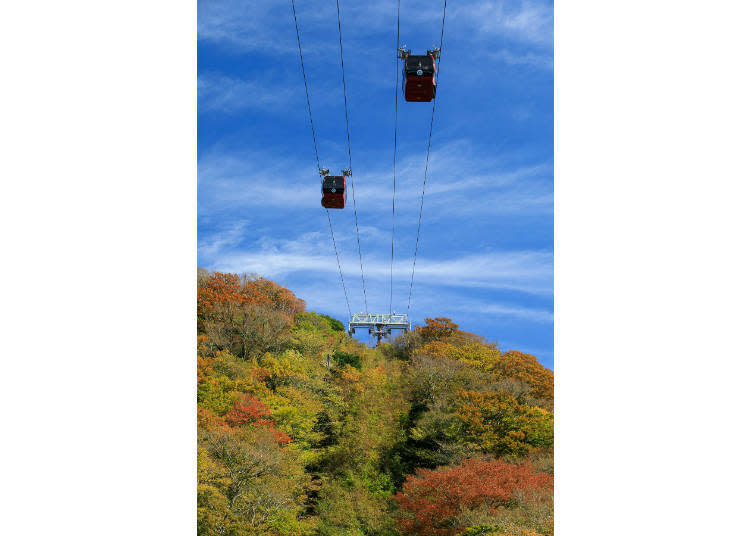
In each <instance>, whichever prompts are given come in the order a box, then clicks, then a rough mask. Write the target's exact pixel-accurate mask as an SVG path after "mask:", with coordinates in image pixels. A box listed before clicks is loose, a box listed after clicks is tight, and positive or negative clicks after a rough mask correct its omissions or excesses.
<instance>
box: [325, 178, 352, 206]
mask: <svg viewBox="0 0 750 536" xmlns="http://www.w3.org/2000/svg"><path fill="white" fill-rule="evenodd" d="M322 192H323V198H322V199H321V200H320V204H321V205H323V206H324V207H325V208H344V207H345V206H346V179H345V178H344V177H324V178H323V186H322Z"/></svg>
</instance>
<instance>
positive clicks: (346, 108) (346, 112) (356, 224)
mask: <svg viewBox="0 0 750 536" xmlns="http://www.w3.org/2000/svg"><path fill="white" fill-rule="evenodd" d="M336 16H337V19H338V25H339V52H340V54H341V85H342V86H343V89H344V117H345V119H346V148H347V152H348V153H349V171H350V172H351V175H350V176H349V178H350V182H351V185H352V203H353V204H354V227H355V229H356V232H357V252H358V253H359V269H360V271H361V273H362V296H364V299H365V312H366V313H368V314H369V308H368V306H367V290H366V288H365V268H364V264H363V263H362V245H361V243H360V240H359V219H358V218H357V198H356V197H355V196H354V172H353V171H352V142H351V137H350V135H349V105H348V102H347V98H346V77H345V76H344V44H343V39H342V37H341V8H340V6H339V0H336ZM349 316H350V317H351V314H350V315H349Z"/></svg>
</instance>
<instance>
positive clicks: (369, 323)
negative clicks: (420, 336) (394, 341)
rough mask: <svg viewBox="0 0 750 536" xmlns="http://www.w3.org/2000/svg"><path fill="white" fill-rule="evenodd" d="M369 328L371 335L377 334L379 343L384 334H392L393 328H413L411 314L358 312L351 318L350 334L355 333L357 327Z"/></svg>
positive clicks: (405, 329)
mask: <svg viewBox="0 0 750 536" xmlns="http://www.w3.org/2000/svg"><path fill="white" fill-rule="evenodd" d="M361 328H367V330H368V332H369V333H370V335H375V336H376V337H377V338H378V344H380V340H381V339H382V338H383V336H384V335H390V334H391V330H394V329H397V330H398V329H400V330H403V331H405V332H406V331H410V330H411V322H409V316H408V315H404V314H398V313H391V314H389V315H383V314H373V313H371V314H367V313H357V314H353V315H352V318H351V320H349V335H354V331H355V330H356V329H361Z"/></svg>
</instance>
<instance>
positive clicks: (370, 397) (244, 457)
mask: <svg viewBox="0 0 750 536" xmlns="http://www.w3.org/2000/svg"><path fill="white" fill-rule="evenodd" d="M197 307H198V363H197V364H198V485H197V492H198V498H197V502H198V534H199V535H206V536H208V535H211V536H214V535H216V536H218V535H225V536H246V535H248V536H250V535H253V536H255V535H261V534H264V535H265V534H267V535H272V536H303V535H310V536H365V535H366V536H399V535H404V536H406V535H415V536H479V535H487V536H490V535H492V536H539V535H548V534H552V531H553V522H552V520H553V511H552V510H553V502H552V496H553V463H552V460H553V456H552V452H553V375H552V371H550V370H548V369H546V368H545V367H543V366H542V365H540V364H539V362H538V361H537V359H536V358H535V357H534V356H532V355H528V354H525V353H522V352H520V351H516V350H512V349H508V350H506V349H503V348H501V347H499V346H498V345H497V344H495V343H491V342H489V341H487V340H485V339H484V338H482V337H481V336H480V335H476V334H473V333H468V332H466V331H462V330H461V329H460V326H458V325H457V324H455V323H454V322H452V321H451V320H450V319H449V318H443V317H440V316H438V315H436V317H435V318H426V319H424V321H422V322H420V323H419V324H420V325H419V326H417V327H415V329H413V330H412V331H411V332H408V333H406V334H405V335H403V336H400V337H397V338H394V339H393V340H391V341H389V342H388V343H383V344H381V345H380V346H378V347H377V348H370V347H367V346H366V345H364V344H362V343H360V342H359V341H357V340H355V339H352V338H351V337H350V336H349V335H348V334H347V333H346V330H345V326H344V325H343V324H342V323H341V322H339V321H338V320H336V319H334V318H331V317H329V316H326V315H322V314H317V313H315V312H312V311H307V310H306V306H305V302H304V301H303V300H302V299H300V298H298V297H297V296H295V295H294V294H293V293H292V292H291V291H289V290H288V289H285V288H283V287H281V286H279V285H277V284H276V283H273V282H272V281H269V280H267V279H263V278H260V277H255V276H244V275H243V276H240V275H235V274H227V273H218V272H213V273H210V272H206V271H205V270H198V304H197ZM500 344H501V345H502V342H501V343H500Z"/></svg>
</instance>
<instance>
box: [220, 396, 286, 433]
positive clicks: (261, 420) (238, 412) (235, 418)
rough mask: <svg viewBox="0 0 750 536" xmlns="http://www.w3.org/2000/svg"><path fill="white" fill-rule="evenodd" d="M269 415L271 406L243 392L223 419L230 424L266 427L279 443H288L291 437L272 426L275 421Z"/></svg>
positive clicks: (274, 424)
mask: <svg viewBox="0 0 750 536" xmlns="http://www.w3.org/2000/svg"><path fill="white" fill-rule="evenodd" d="M270 417H271V408H269V407H268V406H267V405H265V404H264V403H263V402H261V401H260V400H258V399H257V398H255V397H254V396H252V395H248V394H245V395H242V396H241V397H240V398H238V399H237V400H235V401H234V407H233V408H232V409H231V410H230V411H229V413H227V414H226V415H225V416H224V420H225V421H226V422H227V424H229V425H230V426H241V425H243V424H250V425H251V426H253V427H254V428H259V427H266V428H268V430H269V431H270V432H271V433H272V434H273V436H274V437H275V438H276V440H277V441H278V442H279V443H281V444H283V445H285V444H287V443H289V442H290V441H291V440H292V438H291V437H289V436H288V435H287V434H286V433H284V432H282V431H281V430H277V429H276V428H274V427H275V426H276V422H275V421H274V420H273V419H272V418H270Z"/></svg>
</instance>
